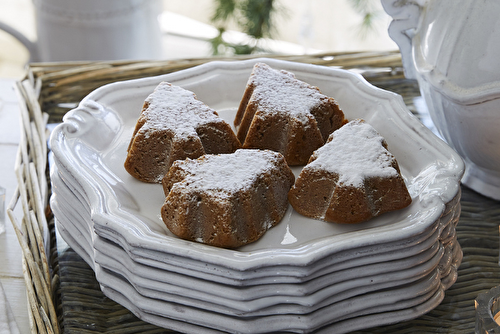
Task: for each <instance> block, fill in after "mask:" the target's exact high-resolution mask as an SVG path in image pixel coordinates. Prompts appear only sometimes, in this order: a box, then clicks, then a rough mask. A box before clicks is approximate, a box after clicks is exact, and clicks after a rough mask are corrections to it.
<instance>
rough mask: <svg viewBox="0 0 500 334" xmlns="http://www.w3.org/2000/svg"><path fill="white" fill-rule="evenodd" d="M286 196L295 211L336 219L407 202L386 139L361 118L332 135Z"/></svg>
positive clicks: (360, 217)
mask: <svg viewBox="0 0 500 334" xmlns="http://www.w3.org/2000/svg"><path fill="white" fill-rule="evenodd" d="M288 198H289V201H290V204H291V205H292V207H293V208H294V209H295V210H296V211H297V212H298V213H300V214H302V215H304V216H307V217H311V218H314V219H320V220H324V221H328V222H335V223H358V222H362V221H365V220H368V219H370V218H372V217H375V216H378V215H381V214H382V213H384V212H388V211H393V210H398V209H402V208H404V207H406V206H408V205H410V203H411V197H410V195H409V193H408V190H407V188H406V185H405V182H404V180H403V178H402V177H401V173H400V170H399V165H398V163H397V161H396V159H395V157H394V156H393V155H392V154H391V153H389V151H387V143H386V141H385V139H384V138H383V137H382V136H380V135H379V134H378V133H377V132H376V131H375V129H374V128H373V127H372V126H370V125H369V124H367V123H365V122H364V121H362V120H354V121H351V122H350V123H347V124H346V125H344V126H343V127H342V128H340V129H339V130H337V131H335V132H334V133H332V134H331V135H330V137H329V140H328V142H327V143H326V144H325V145H324V146H323V147H321V148H320V149H318V150H317V151H315V152H314V154H313V155H312V156H311V159H310V161H309V163H308V164H307V165H306V166H305V167H304V168H303V169H302V171H301V173H300V174H299V176H298V178H297V180H296V182H295V184H294V186H293V187H292V189H291V190H290V192H289V194H288Z"/></svg>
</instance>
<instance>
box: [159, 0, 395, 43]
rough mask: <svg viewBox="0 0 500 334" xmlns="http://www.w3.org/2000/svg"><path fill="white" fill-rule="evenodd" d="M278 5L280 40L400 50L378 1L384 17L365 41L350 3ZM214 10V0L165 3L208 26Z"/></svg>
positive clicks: (284, 1)
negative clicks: (281, 12) (280, 8)
mask: <svg viewBox="0 0 500 334" xmlns="http://www.w3.org/2000/svg"><path fill="white" fill-rule="evenodd" d="M278 4H279V5H280V6H282V7H284V8H285V13H284V15H279V16H278V17H277V24H276V28H277V34H276V36H275V37H276V38H277V39H281V40H284V41H287V42H292V43H296V44H300V45H303V46H304V47H306V48H313V49H319V50H325V51H366V50H395V49H397V45H396V44H395V43H394V42H393V41H392V40H391V39H390V37H389V35H388V33H387V27H388V25H389V23H390V17H389V16H388V15H387V14H386V13H385V12H384V11H383V9H382V6H381V4H380V2H379V1H377V0H373V4H374V6H375V7H376V8H377V10H379V12H380V14H381V15H380V17H379V19H377V21H376V23H377V24H376V31H374V32H371V33H370V34H369V35H368V36H366V38H362V37H361V36H360V34H359V27H360V24H361V20H362V18H361V16H360V15H359V14H358V13H356V12H355V11H354V10H353V9H352V7H351V6H350V5H349V3H348V0H279V2H278ZM214 6H215V5H214V1H213V0H164V8H165V10H167V11H171V12H175V13H178V14H182V15H185V16H188V17H191V18H194V19H196V20H199V21H202V22H205V23H210V19H209V18H210V16H211V15H212V13H213V11H214ZM231 28H233V29H234V28H236V27H235V26H232V27H231Z"/></svg>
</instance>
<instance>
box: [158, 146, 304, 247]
mask: <svg viewBox="0 0 500 334" xmlns="http://www.w3.org/2000/svg"><path fill="white" fill-rule="evenodd" d="M294 180H295V177H294V175H293V173H292V171H291V169H290V168H289V167H288V165H287V164H286V161H285V159H284V157H283V156H282V155H281V154H280V153H277V152H273V151H269V150H256V149H239V150H237V151H236V152H235V153H232V154H219V155H204V156H202V157H200V158H198V159H186V160H183V161H176V162H174V164H173V165H172V167H171V168H170V170H169V172H168V173H167V175H165V178H164V179H163V189H164V192H165V195H166V199H165V203H164V204H163V206H162V209H161V216H162V219H163V221H164V222H165V224H166V226H167V227H168V229H169V230H170V231H171V232H172V233H174V234H175V235H177V236H178V237H180V238H183V239H187V240H191V241H197V242H201V243H205V244H209V245H212V246H218V247H226V248H235V247H238V246H242V245H245V244H248V243H250V242H253V241H255V240H257V239H259V238H260V237H261V236H262V235H263V234H264V233H265V232H266V231H267V230H268V229H269V228H271V227H272V226H274V225H275V224H277V223H278V222H279V221H280V220H281V219H282V218H283V215H284V214H285V212H286V210H287V208H288V200H287V194H288V191H289V189H290V187H291V186H292V184H293V182H294Z"/></svg>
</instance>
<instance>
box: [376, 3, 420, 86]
mask: <svg viewBox="0 0 500 334" xmlns="http://www.w3.org/2000/svg"><path fill="white" fill-rule="evenodd" d="M381 1H382V6H383V7H384V10H385V12H386V13H387V14H389V15H390V16H391V17H392V19H393V20H392V22H391V24H390V25H389V36H390V37H391V38H392V40H393V41H394V42H396V44H397V45H398V47H399V50H400V52H401V57H402V61H403V67H404V71H405V76H406V77H407V78H410V79H416V78H417V77H416V70H415V66H414V64H413V58H412V39H413V36H415V31H416V30H417V29H418V24H419V22H420V16H421V14H422V12H423V10H424V8H425V6H426V5H427V3H428V2H429V1H430V0H381Z"/></svg>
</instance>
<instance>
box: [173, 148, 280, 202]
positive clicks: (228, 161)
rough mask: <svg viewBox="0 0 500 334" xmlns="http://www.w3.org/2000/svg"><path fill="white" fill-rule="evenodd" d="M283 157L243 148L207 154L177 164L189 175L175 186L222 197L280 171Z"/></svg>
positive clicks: (268, 152)
mask: <svg viewBox="0 0 500 334" xmlns="http://www.w3.org/2000/svg"><path fill="white" fill-rule="evenodd" d="M280 156H281V155H280V154H279V153H276V152H272V151H268V150H257V149H239V150H236V152H234V153H231V154H217V155H215V154H207V155H204V156H202V157H200V158H198V159H186V160H183V161H180V160H179V161H176V162H174V165H173V167H174V166H175V167H179V168H181V169H182V170H184V171H185V172H186V177H185V178H184V180H183V181H182V182H178V183H176V184H175V185H174V187H175V186H181V187H186V188H190V189H192V190H199V191H203V192H213V193H214V194H217V196H221V198H225V197H226V196H230V195H231V194H232V193H235V192H237V191H239V190H244V189H249V188H251V187H252V186H253V184H254V182H255V180H256V179H257V178H258V177H259V176H260V175H262V174H263V173H267V172H269V171H272V170H273V169H274V168H276V162H277V161H279V159H280Z"/></svg>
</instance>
